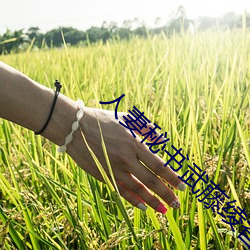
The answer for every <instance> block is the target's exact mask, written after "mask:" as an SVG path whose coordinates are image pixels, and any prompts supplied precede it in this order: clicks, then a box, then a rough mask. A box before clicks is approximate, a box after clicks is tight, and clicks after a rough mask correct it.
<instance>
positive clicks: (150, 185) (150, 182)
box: [146, 174, 157, 189]
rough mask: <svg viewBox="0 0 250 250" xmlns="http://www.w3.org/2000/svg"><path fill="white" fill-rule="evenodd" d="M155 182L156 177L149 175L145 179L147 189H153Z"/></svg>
mask: <svg viewBox="0 0 250 250" xmlns="http://www.w3.org/2000/svg"><path fill="white" fill-rule="evenodd" d="M156 182H157V177H156V176H155V175H153V174H152V175H151V176H150V177H149V178H148V179H147V181H146V186H147V187H148V188H149V189H154V188H155V187H156Z"/></svg>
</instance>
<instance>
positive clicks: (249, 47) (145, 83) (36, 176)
mask: <svg viewBox="0 0 250 250" xmlns="http://www.w3.org/2000/svg"><path fill="white" fill-rule="evenodd" d="M66 42H67V41H66ZM0 60H1V61H3V62H5V63H7V64H9V65H11V66H13V67H15V68H17V69H18V70H20V71H22V72H23V73H25V74H27V75H28V76H29V77H31V78H32V79H34V80H36V81H37V82H40V83H42V84H44V85H46V86H50V87H51V88H53V83H54V80H55V79H58V80H60V82H61V83H62V84H63V89H62V92H63V93H64V94H65V95H67V96H69V97H71V98H72V99H78V98H81V99H83V100H84V102H85V105H86V106H89V107H97V108H105V109H110V110H114V109H115V104H113V105H112V104H111V105H100V104H99V101H110V100H114V99H116V98H117V97H119V96H121V95H122V94H125V97H124V98H123V100H122V101H121V102H120V105H119V111H124V112H127V111H128V110H129V109H132V107H133V106H136V107H137V108H138V109H139V110H140V111H143V112H144V113H145V115H146V117H147V118H148V119H149V120H150V121H152V122H155V123H156V124H158V125H159V126H160V127H161V128H162V131H161V132H168V135H169V138H170V143H168V144H167V150H168V151H169V152H172V153H173V149H172V148H171V145H175V147H176V148H182V152H183V153H184V155H186V154H188V155H189V162H186V164H185V165H184V167H183V169H181V170H180V171H178V175H183V174H184V173H185V171H187V170H188V164H192V163H196V164H197V165H198V166H199V167H200V168H201V169H202V170H206V172H207V174H208V176H209V180H212V181H214V183H217V184H219V186H220V188H221V189H223V190H225V192H226V194H227V195H228V196H229V197H230V201H233V200H236V205H237V206H240V207H241V208H245V209H246V210H245V212H246V214H248V220H249V221H250V178H249V165H250V150H249V146H250V144H249V143H250V105H249V103H250V90H249V88H250V33H249V31H247V30H245V29H243V30H240V29H239V30H233V31H216V30H215V31H207V32H202V33H197V34H195V35H191V34H188V33H183V34H180V35H173V36H171V37H169V38H168V37H165V36H164V35H161V36H152V37H151V36H149V37H148V38H147V39H139V38H136V37H135V38H132V39H131V40H129V41H112V42H108V43H106V44H102V43H100V44H95V45H90V46H88V47H82V48H71V47H70V46H68V47H64V48H61V49H52V50H46V49H41V50H36V51H32V49H31V48H29V49H28V50H27V51H26V52H25V53H19V54H11V55H2V56H0ZM0 124H1V126H0V249H41V250H43V249H56V250H58V249H99V250H104V249H126V250H127V249H145V250H150V249H157V250H160V249H164V250H165V249H166V250H177V249H178V250H183V249H202V250H206V249H213V250H214V249H215V250H217V249H225V250H229V249H247V247H246V245H245V246H244V244H243V243H242V241H241V240H239V239H238V238H237V234H238V233H240V232H242V231H243V226H242V224H238V225H235V226H233V228H234V229H235V232H233V231H232V228H231V227H230V225H229V224H227V223H225V222H224V221H223V217H222V216H220V215H219V214H218V213H214V212H213V211H212V210H211V209H206V208H205V207H204V206H205V204H204V202H199V201H198V199H197V198H196V197H195V195H194V194H193V193H192V190H191V188H190V187H187V189H186V191H185V192H179V191H175V192H176V194H177V195H178V197H179V199H180V202H181V208H180V210H178V211H177V210H174V209H172V208H169V210H168V212H167V213H166V215H162V214H159V213H157V212H155V211H154V210H153V209H151V208H148V209H147V211H146V212H142V211H140V210H139V209H137V208H134V207H132V206H131V205H130V204H129V203H127V202H126V201H125V200H124V199H123V198H120V197H119V195H117V194H116V193H115V191H114V189H112V187H111V186H110V185H106V184H103V183H100V182H98V181H97V180H95V179H94V178H93V177H91V176H90V175H88V174H87V173H85V172H84V171H83V170H81V169H80V168H79V167H77V166H76V164H75V163H74V162H73V160H72V159H71V158H70V157H69V156H67V154H64V155H59V154H58V153H57V151H56V146H55V145H53V144H52V143H50V142H49V141H47V140H46V139H44V138H42V137H40V136H35V135H34V133H33V132H31V131H28V130H26V129H24V128H21V127H19V126H17V125H15V124H12V123H10V122H7V121H5V120H3V119H0ZM117 146H119V145H117ZM161 156H162V158H163V159H164V160H165V161H167V160H168V156H167V154H162V155H161ZM172 166H173V167H175V168H177V166H175V165H172ZM199 187H200V188H202V189H203V190H204V189H205V186H203V185H201V184H200V186H199ZM230 211H231V212H232V210H230ZM217 212H219V211H217ZM220 212H221V210H220ZM237 218H239V217H237ZM244 223H245V224H244V225H245V226H247V222H246V221H245V222H244ZM248 227H250V226H249V225H248ZM248 237H249V238H250V234H248ZM248 243H249V242H248ZM249 244H250V243H249Z"/></svg>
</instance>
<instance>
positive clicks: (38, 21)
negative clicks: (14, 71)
mask: <svg viewBox="0 0 250 250" xmlns="http://www.w3.org/2000/svg"><path fill="white" fill-rule="evenodd" d="M179 5H183V6H184V7H185V9H186V12H187V16H189V17H191V18H194V17H197V16H220V15H222V14H223V13H225V12H228V11H235V12H237V13H242V12H243V10H247V11H250V1H247V0H244V1H243V0H238V1H226V0H217V1H216V0H210V1H198V0H182V1H172V0H170V1H166V0H165V1H163V0H153V1H149V0H144V1H141V0H138V1H137V0H126V1H119V0H116V1H115V0H103V1H101V0H90V1H85V0H70V1H69V0H68V1H66V0H61V1H57V0H56V1H53V0H43V1H41V0H40V1H36V0H0V33H3V32H5V31H6V28H10V29H11V30H15V29H21V28H25V29H27V28H29V27H31V26H38V27H40V28H41V30H42V31H43V32H45V31H47V30H49V29H52V28H56V27H58V26H73V27H75V28H78V29H81V30H86V29H87V28H89V27H91V26H92V25H96V26H100V25H101V24H102V22H103V21H107V22H110V21H111V20H113V21H116V22H118V24H121V23H122V21H123V20H125V19H134V18H135V17H138V18H139V19H143V20H144V21H145V22H146V24H147V25H149V26H150V25H152V24H153V23H154V20H155V19H156V17H158V16H159V17H161V19H162V22H166V21H167V20H168V18H169V17H170V16H171V15H173V14H174V13H175V12H176V10H177V9H178V6H179Z"/></svg>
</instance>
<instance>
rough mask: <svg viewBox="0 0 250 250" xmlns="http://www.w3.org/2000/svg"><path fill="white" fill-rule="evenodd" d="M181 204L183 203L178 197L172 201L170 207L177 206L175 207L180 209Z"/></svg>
mask: <svg viewBox="0 0 250 250" xmlns="http://www.w3.org/2000/svg"><path fill="white" fill-rule="evenodd" d="M180 206H181V203H180V202H179V200H177V199H176V200H174V201H172V203H171V204H170V207H172V208H175V209H179V208H180Z"/></svg>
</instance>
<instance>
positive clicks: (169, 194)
mask: <svg viewBox="0 0 250 250" xmlns="http://www.w3.org/2000/svg"><path fill="white" fill-rule="evenodd" d="M174 196H175V195H174V193H172V191H166V192H164V194H163V195H161V198H162V199H163V200H164V201H165V202H167V203H169V202H170V201H171V200H173V197H174Z"/></svg>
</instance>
